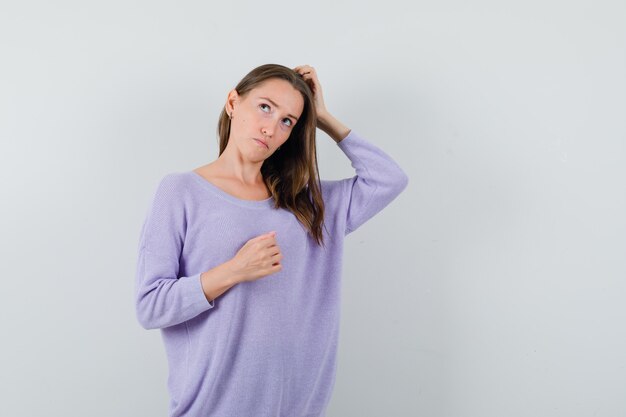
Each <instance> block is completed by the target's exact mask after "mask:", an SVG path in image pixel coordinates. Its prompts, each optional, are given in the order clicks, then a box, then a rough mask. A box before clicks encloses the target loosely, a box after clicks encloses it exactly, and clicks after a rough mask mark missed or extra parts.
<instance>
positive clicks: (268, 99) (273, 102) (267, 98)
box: [259, 97, 298, 122]
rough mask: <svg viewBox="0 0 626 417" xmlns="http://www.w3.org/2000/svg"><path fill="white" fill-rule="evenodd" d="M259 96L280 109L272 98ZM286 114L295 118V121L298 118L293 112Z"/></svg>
mask: <svg viewBox="0 0 626 417" xmlns="http://www.w3.org/2000/svg"><path fill="white" fill-rule="evenodd" d="M259 98H262V99H265V100H267V101H269V102H270V103H272V105H273V106H274V107H276V108H277V109H280V106H279V105H278V104H276V102H275V101H274V100H272V99H271V98H269V97H259ZM287 116H289V117H293V118H294V119H296V122H297V121H298V118H297V117H296V116H294V115H293V114H288V115H287Z"/></svg>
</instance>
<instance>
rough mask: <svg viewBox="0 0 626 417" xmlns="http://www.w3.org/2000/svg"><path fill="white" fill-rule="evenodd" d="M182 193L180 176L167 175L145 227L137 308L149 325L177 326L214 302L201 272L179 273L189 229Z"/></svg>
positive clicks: (138, 271) (138, 278)
mask: <svg viewBox="0 0 626 417" xmlns="http://www.w3.org/2000/svg"><path fill="white" fill-rule="evenodd" d="M181 194H182V193H181V187H180V186H178V184H177V181H176V177H175V176H174V175H172V174H170V175H167V176H165V177H164V178H163V179H162V180H161V182H160V183H159V185H158V187H157V190H156V193H155V195H154V198H153V201H152V205H151V207H150V209H149V210H148V212H147V215H146V219H145V221H144V224H143V226H142V229H141V235H140V239H139V245H138V251H139V257H138V260H137V274H136V286H135V308H136V314H137V319H138V321H139V323H140V324H141V325H142V326H143V327H144V328H145V329H155V328H163V327H168V326H173V325H175V324H179V323H182V322H184V321H187V320H189V319H191V318H193V317H195V316H197V315H198V314H200V313H202V312H203V311H206V310H208V309H210V308H212V307H213V306H214V304H213V303H209V301H208V299H207V298H206V296H205V295H204V291H203V289H202V284H201V282H200V274H195V275H192V276H179V259H180V255H181V251H182V247H183V242H184V237H185V230H186V218H185V209H184V200H183V198H182V196H181Z"/></svg>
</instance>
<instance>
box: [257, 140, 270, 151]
mask: <svg viewBox="0 0 626 417" xmlns="http://www.w3.org/2000/svg"><path fill="white" fill-rule="evenodd" d="M254 140H256V141H257V142H258V143H260V144H261V145H263V146H265V147H266V148H267V149H269V148H270V147H269V146H267V143H265V142H263V141H262V140H261V139H257V138H254Z"/></svg>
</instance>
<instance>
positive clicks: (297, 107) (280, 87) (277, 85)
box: [251, 79, 304, 114]
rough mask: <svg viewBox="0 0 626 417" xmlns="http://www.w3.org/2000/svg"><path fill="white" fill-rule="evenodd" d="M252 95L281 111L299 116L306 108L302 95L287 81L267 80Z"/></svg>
mask: <svg viewBox="0 0 626 417" xmlns="http://www.w3.org/2000/svg"><path fill="white" fill-rule="evenodd" d="M251 93H252V94H251V96H253V97H255V98H264V99H266V100H269V101H270V102H273V104H274V106H277V107H278V108H280V109H285V110H289V111H290V112H297V114H300V113H301V112H302V110H303V108H304V99H303V98H302V94H301V93H300V92H299V91H298V90H296V89H295V88H294V87H293V86H292V85H291V84H289V82H287V81H285V80H280V79H269V80H266V81H264V82H263V83H261V84H259V85H258V86H256V87H255V88H254V89H253V90H252V91H251ZM294 114H296V113H294Z"/></svg>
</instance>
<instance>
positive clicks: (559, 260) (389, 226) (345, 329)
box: [0, 0, 626, 417]
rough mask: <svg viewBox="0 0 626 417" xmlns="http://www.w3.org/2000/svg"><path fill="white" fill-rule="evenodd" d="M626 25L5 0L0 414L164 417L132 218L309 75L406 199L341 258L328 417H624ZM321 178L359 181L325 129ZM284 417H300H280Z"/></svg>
mask: <svg viewBox="0 0 626 417" xmlns="http://www.w3.org/2000/svg"><path fill="white" fill-rule="evenodd" d="M625 16H626V4H625V3H624V2H621V1H594V2H592V1H590V0H588V1H564V0H561V1H556V0H548V1H546V0H544V1H536V0H535V1H517V2H501V1H500V2H496V1H474V2H464V1H460V0H456V1H439V2H422V3H420V2H408V1H407V2H401V1H398V0H388V1H384V2H379V3H377V4H370V5H368V4H365V3H364V2H357V1H352V2H342V1H333V2H310V3H307V2H271V1H266V2H262V1H254V2H252V1H251V2H249V3H243V2H208V1H206V2H201V1H181V2H174V1H169V2H166V1H143V2H138V1H107V2H104V1H102V2H87V1H81V2H79V1H55V2H46V1H13V2H7V1H3V2H2V3H1V5H0V48H1V50H0V52H1V55H0V60H1V62H0V143H1V148H0V158H1V160H0V175H1V181H2V183H1V187H2V188H1V192H2V205H1V206H0V207H1V209H0V210H1V216H0V227H1V229H0V236H1V245H2V247H1V248H0V249H1V251H0V253H1V254H2V263H1V265H2V269H3V274H2V287H1V290H0V314H1V315H0V320H1V322H0V325H1V329H2V341H3V342H2V344H1V347H0V361H1V362H0V367H1V368H0V369H1V371H0V396H1V400H0V415H2V416H11V417H19V416H24V417H26V416H28V417H32V416H63V417H70V416H71V417H73V416H77V417H78V416H81V417H83V416H90V417H105V416H106V417H110V416H165V415H166V413H167V403H168V397H167V391H166V377H167V369H166V366H167V365H166V358H165V353H164V350H163V346H162V342H161V339H160V335H159V333H158V330H152V331H146V330H144V329H143V328H141V327H140V325H139V324H138V323H137V321H136V318H135V315H134V314H135V313H134V305H133V285H134V279H135V265H136V258H137V251H136V249H137V242H138V238H139V232H140V227H141V223H142V222H143V219H144V216H145V214H146V210H147V209H148V204H149V203H150V199H151V198H152V195H153V193H154V191H155V187H156V185H157V183H158V180H159V179H160V178H161V177H162V176H163V175H165V174H166V173H169V172H173V171H183V170H190V169H192V168H196V167H198V166H200V165H203V164H206V163H208V162H210V161H212V160H214V159H215V158H216V157H217V139H216V134H215V130H216V123H217V117H218V114H219V112H220V110H221V108H222V106H223V104H224V100H225V99H226V95H227V93H228V90H229V89H231V88H233V87H234V86H235V85H236V83H237V82H238V81H239V80H240V79H241V78H242V77H243V76H244V75H245V74H246V73H247V72H248V71H249V70H251V69H252V68H254V67H256V66H258V65H261V64H264V63H280V64H283V65H286V66H289V67H295V66H296V65H301V64H310V65H312V66H314V67H315V68H316V69H317V71H318V75H319V77H320V81H321V83H322V86H323V88H324V95H325V99H326V104H327V106H328V108H329V110H330V111H331V112H332V113H333V114H334V115H335V116H336V117H337V118H338V119H340V120H341V121H342V122H344V123H345V124H346V125H347V126H349V127H350V128H353V129H355V130H357V131H358V132H359V133H361V134H362V135H363V136H364V137H366V138H367V139H368V140H370V141H371V142H372V143H374V144H376V145H377V146H379V147H381V148H382V149H383V150H385V152H387V153H388V154H389V155H390V156H392V157H393V158H394V159H395V160H396V161H397V162H398V164H399V165H400V166H402V167H403V168H404V169H405V171H406V172H407V174H408V176H409V179H410V183H409V186H408V187H407V189H406V190H405V191H404V193H403V194H401V195H400V196H399V197H398V198H397V199H396V200H395V201H394V202H392V204H391V205H389V206H388V207H387V208H386V209H385V210H383V211H382V212H381V213H379V214H378V215H377V216H376V217H374V218H373V219H371V220H370V221H369V222H368V223H366V224H365V225H363V226H362V227H361V228H360V229H359V230H357V231H356V232H354V233H353V234H351V235H350V236H349V237H348V238H347V240H346V248H345V258H344V275H343V284H342V285H343V290H342V295H343V301H342V318H341V326H342V327H341V336H340V351H339V369H338V374H337V383H336V387H335V391H334V395H333V398H332V400H331V403H330V406H329V410H328V417H350V416H359V417H370V416H371V417H378V416H427V417H491V416H493V417H501V416H507V417H516V416H529V417H530V416H532V417H535V416H567V417H574V416H581V417H582V416H585V417H592V416H623V415H626V396H625V395H624V393H625V387H626V326H625V321H626V305H625V301H624V300H625V299H626V284H625V278H626V255H625V251H626V220H625V214H626V185H625V179H626V165H625V162H626V123H625V116H626V77H625V74H626V25H625V24H624V17H625ZM318 133H319V135H318V141H319V142H318V143H319V145H318V152H319V159H320V172H321V175H322V178H327V179H334V178H345V177H348V176H352V175H353V171H352V169H351V167H350V163H349V160H348V159H347V158H346V157H345V156H344V155H343V154H342V153H341V151H340V150H339V149H338V148H337V147H336V145H335V144H334V142H333V141H332V140H331V139H330V138H328V137H327V136H326V135H325V134H323V133H322V132H321V131H318ZM294 417H296V416H294Z"/></svg>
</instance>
